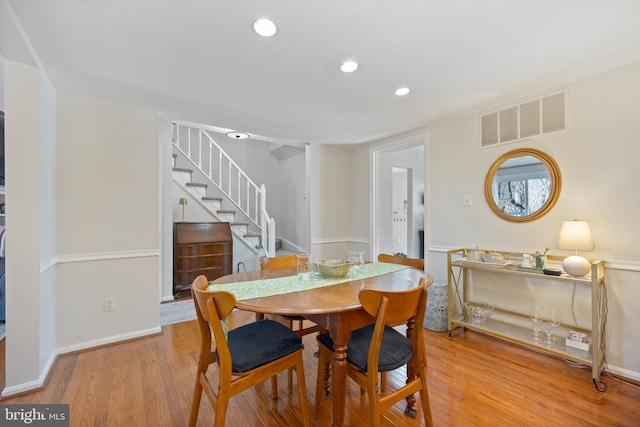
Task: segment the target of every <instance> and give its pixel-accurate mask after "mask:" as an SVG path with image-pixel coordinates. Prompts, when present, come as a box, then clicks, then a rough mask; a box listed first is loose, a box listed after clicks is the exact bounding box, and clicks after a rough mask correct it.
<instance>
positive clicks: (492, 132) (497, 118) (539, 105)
mask: <svg viewBox="0 0 640 427" xmlns="http://www.w3.org/2000/svg"><path fill="white" fill-rule="evenodd" d="M565 99H566V92H559V93H555V94H553V95H549V96H546V97H543V98H539V99H535V100H532V101H527V102H525V103H523V104H519V105H515V106H512V107H508V108H504V109H502V110H500V111H496V112H491V113H488V114H484V115H482V116H481V118H480V126H481V132H480V135H481V136H480V137H481V144H482V146H483V147H488V146H491V145H495V144H498V143H503V142H513V141H517V140H519V139H522V138H529V137H531V136H535V135H540V134H541V133H548V132H554V131H558V130H562V129H565V126H566V123H565V117H566V101H565Z"/></svg>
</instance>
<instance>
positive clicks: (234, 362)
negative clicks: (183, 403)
mask: <svg viewBox="0 0 640 427" xmlns="http://www.w3.org/2000/svg"><path fill="white" fill-rule="evenodd" d="M207 285H208V281H207V278H206V277H205V276H203V275H201V276H198V277H197V278H196V279H195V280H194V281H193V284H192V285H191V291H192V294H193V301H194V304H195V308H196V316H197V321H198V326H199V328H200V360H199V362H198V372H197V374H196V383H195V389H194V391H193V402H192V405H191V416H190V418H189V426H195V425H196V422H197V419H198V412H199V410H200V400H201V398H202V391H203V390H204V392H205V394H206V395H207V398H208V399H209V402H210V403H211V406H212V407H213V410H214V412H215V423H214V426H216V427H223V426H224V422H225V416H226V412H227V407H228V405H229V399H230V398H231V397H232V396H235V395H237V394H239V393H242V392H243V391H245V390H247V389H248V388H250V387H253V386H254V385H256V384H259V383H261V382H263V381H265V380H267V379H269V378H271V392H272V394H273V399H277V397H278V395H277V393H278V384H277V381H276V375H277V374H278V373H280V372H282V371H284V370H288V369H295V371H296V374H297V379H298V393H299V394H300V412H301V419H302V422H303V424H304V425H305V426H309V422H310V421H309V409H308V407H307V394H306V393H307V392H306V388H305V379H304V363H303V360H302V350H303V348H304V346H303V345H302V339H301V338H300V337H299V336H298V335H297V334H296V333H294V332H292V331H291V330H290V329H288V328H287V327H286V326H284V325H282V324H280V323H278V322H275V321H273V320H261V321H259V322H254V323H249V324H247V325H243V326H240V327H238V328H235V329H232V330H230V331H228V330H227V327H226V318H227V316H228V315H229V314H230V313H231V311H232V310H233V308H234V307H235V305H236V298H235V296H234V295H233V294H232V293H230V292H227V291H207V290H206V289H207ZM212 337H213V339H212ZM214 363H217V364H218V369H217V372H218V380H217V387H214V386H213V385H212V383H211V382H210V381H209V378H207V370H208V368H209V366H210V365H212V364H214ZM214 383H215V382H214Z"/></svg>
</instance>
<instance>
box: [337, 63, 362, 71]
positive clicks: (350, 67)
mask: <svg viewBox="0 0 640 427" xmlns="http://www.w3.org/2000/svg"><path fill="white" fill-rule="evenodd" d="M357 69H358V63H357V62H356V61H344V62H343V63H342V64H341V65H340V70H342V71H343V72H345V73H353V72H354V71H355V70H357Z"/></svg>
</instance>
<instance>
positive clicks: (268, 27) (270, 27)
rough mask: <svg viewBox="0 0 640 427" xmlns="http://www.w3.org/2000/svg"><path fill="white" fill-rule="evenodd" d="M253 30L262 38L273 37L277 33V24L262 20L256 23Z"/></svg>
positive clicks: (265, 19)
mask: <svg viewBox="0 0 640 427" xmlns="http://www.w3.org/2000/svg"><path fill="white" fill-rule="evenodd" d="M253 29H254V30H255V32H256V33H258V34H259V35H261V36H262V37H271V36H272V35H274V34H275V33H276V31H277V29H276V24H274V23H273V22H272V21H271V20H269V19H267V18H260V19H258V20H257V21H256V22H254V23H253Z"/></svg>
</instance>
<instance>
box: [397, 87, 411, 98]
mask: <svg viewBox="0 0 640 427" xmlns="http://www.w3.org/2000/svg"><path fill="white" fill-rule="evenodd" d="M409 92H411V89H409V88H408V87H400V88H398V89H396V91H395V92H394V93H395V94H396V96H405V95H409Z"/></svg>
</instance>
